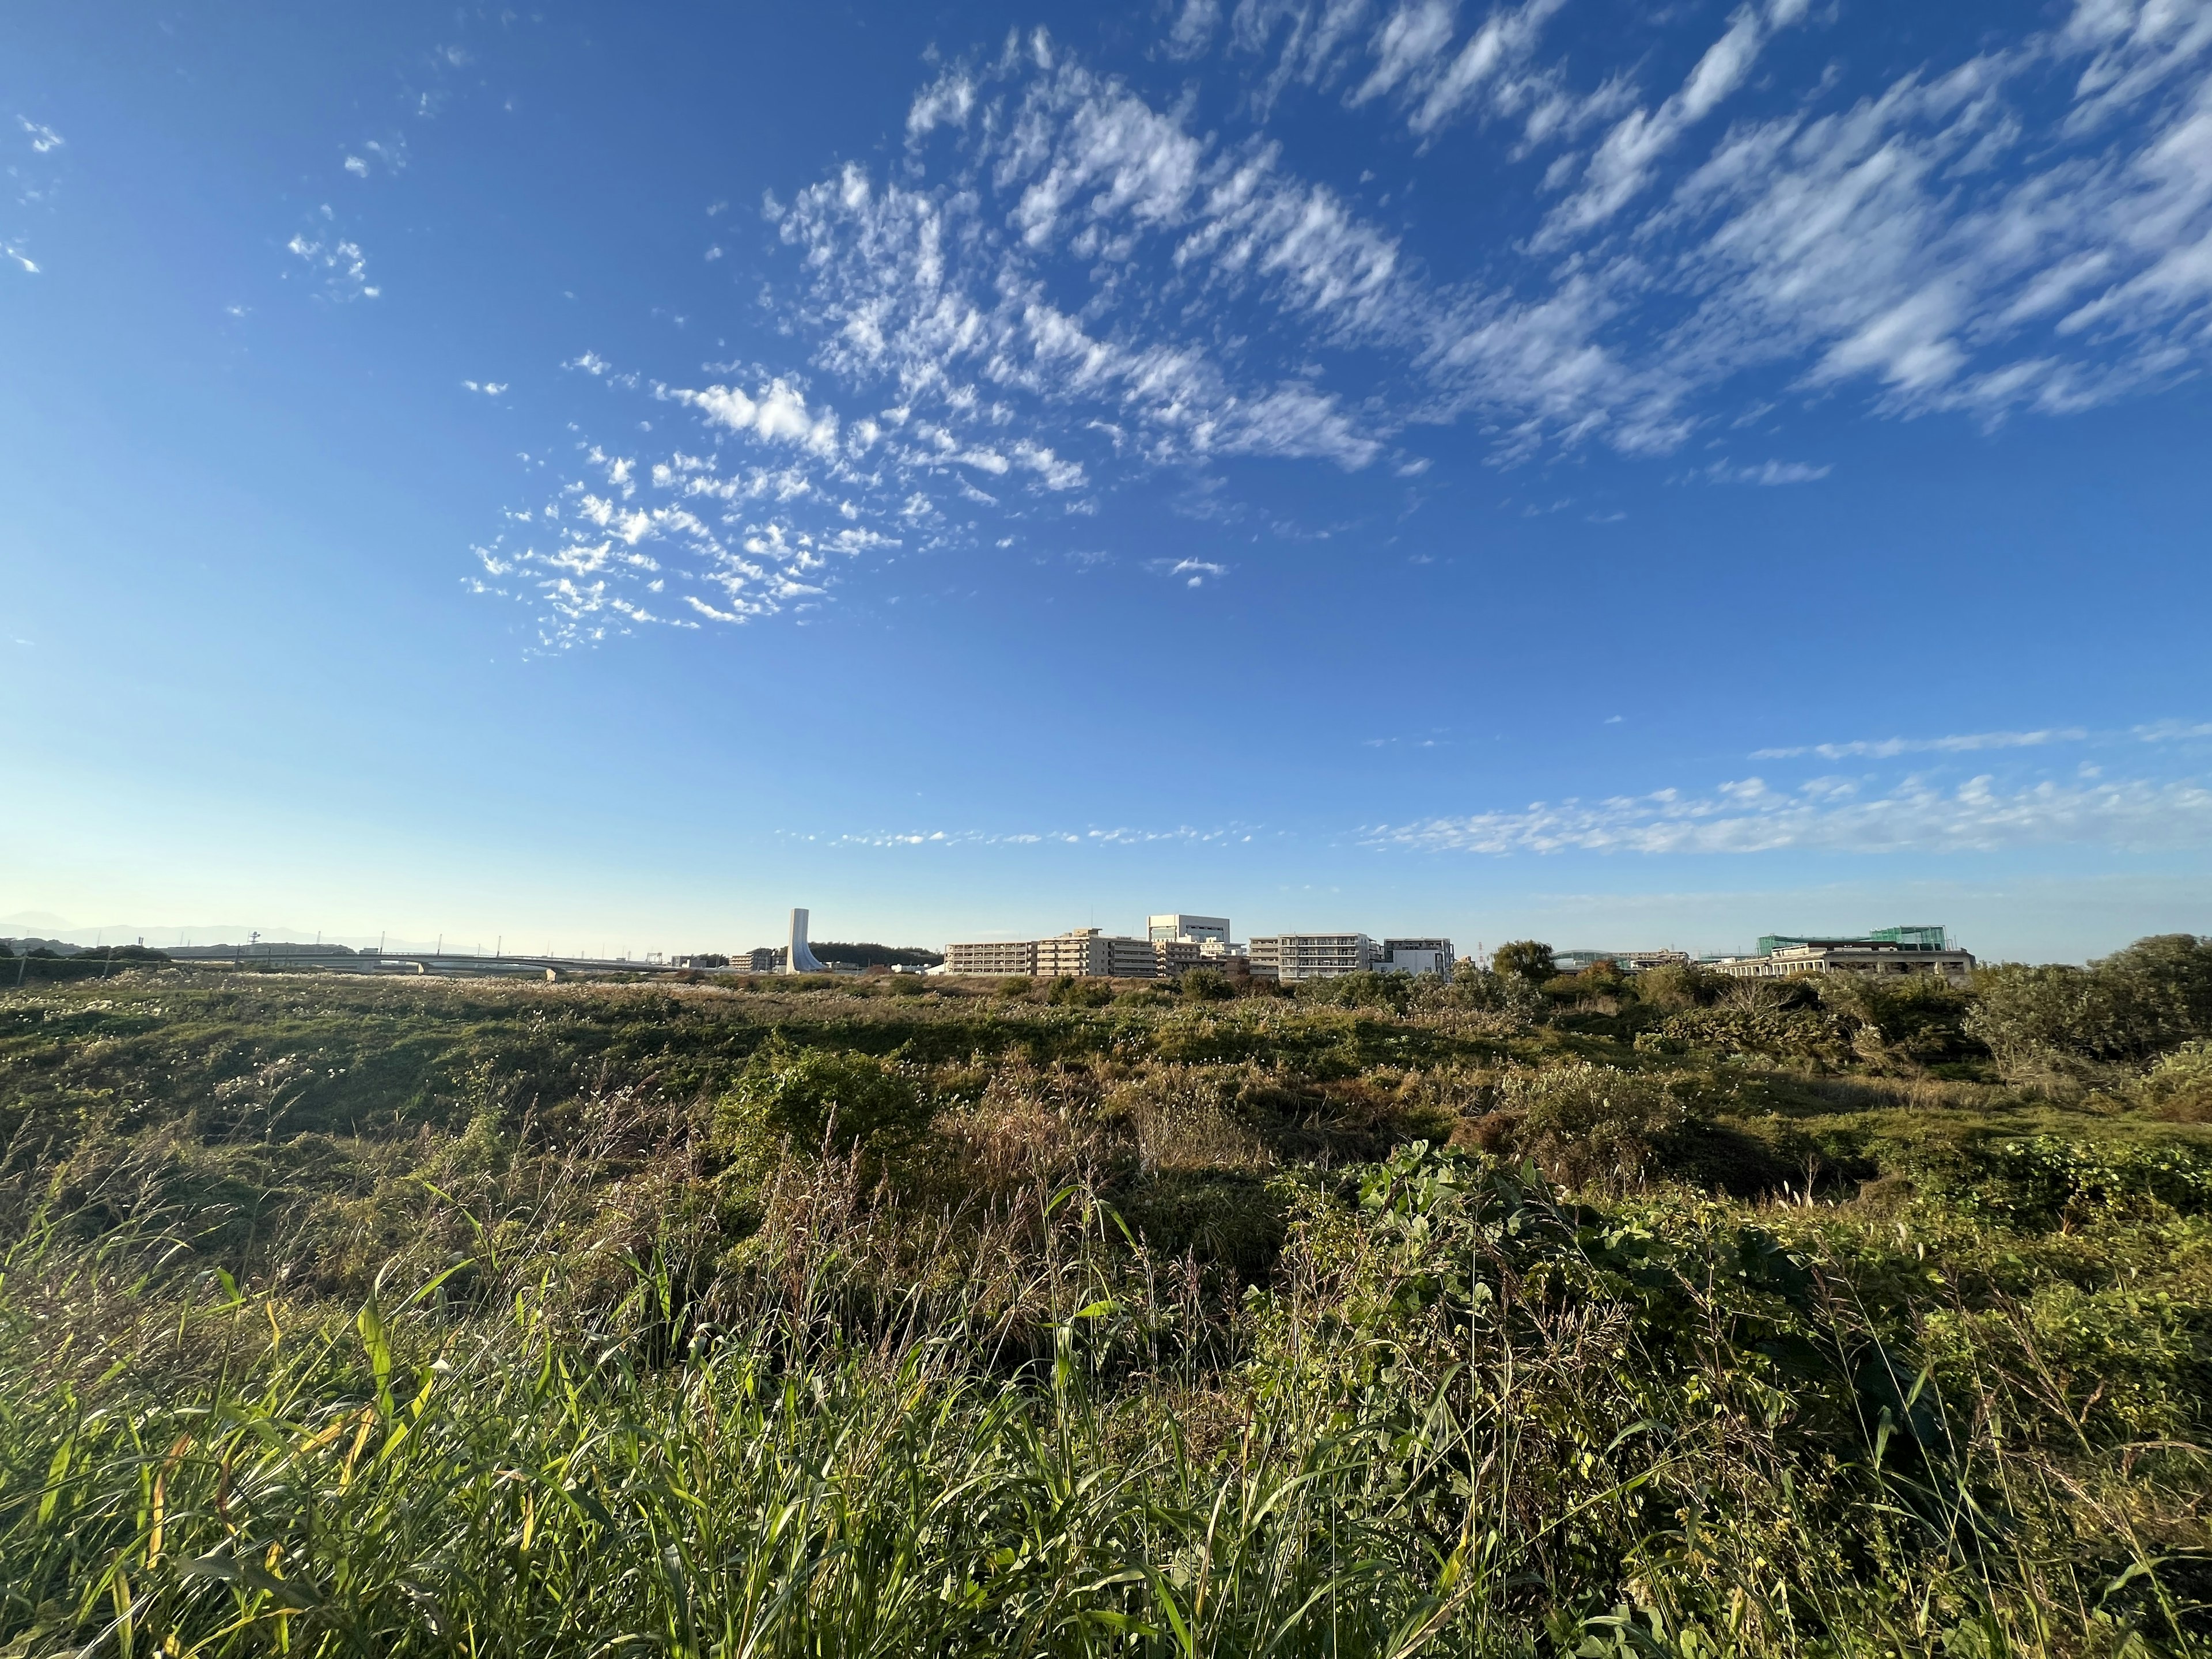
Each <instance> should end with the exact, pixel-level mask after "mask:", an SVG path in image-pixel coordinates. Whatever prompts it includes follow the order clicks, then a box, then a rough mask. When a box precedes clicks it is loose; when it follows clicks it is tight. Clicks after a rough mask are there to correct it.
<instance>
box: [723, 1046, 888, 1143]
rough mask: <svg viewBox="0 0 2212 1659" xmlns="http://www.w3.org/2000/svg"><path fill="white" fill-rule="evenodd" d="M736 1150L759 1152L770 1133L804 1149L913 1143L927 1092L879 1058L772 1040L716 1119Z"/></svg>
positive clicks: (749, 1064) (751, 1063)
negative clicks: (825, 1146)
mask: <svg viewBox="0 0 2212 1659" xmlns="http://www.w3.org/2000/svg"><path fill="white" fill-rule="evenodd" d="M717 1117H718V1127H719V1128H720V1135H721V1139H722V1141H723V1143H724V1145H725V1146H726V1149H728V1150H731V1151H733V1152H734V1151H747V1150H753V1149H755V1148H757V1143H758V1141H759V1139H761V1138H763V1136H765V1137H767V1138H770V1139H786V1138H788V1139H791V1140H792V1141H793V1142H795V1143H796V1144H797V1146H798V1147H799V1150H800V1151H802V1152H813V1151H815V1150H817V1148H819V1147H821V1146H823V1144H824V1142H825V1140H827V1141H828V1142H829V1145H830V1146H832V1147H833V1148H834V1149H838V1150H842V1149H844V1148H848V1147H851V1146H855V1145H860V1146H868V1147H871V1148H874V1149H878V1150H884V1149H888V1148H890V1147H891V1146H896V1145H897V1144H899V1143H901V1142H902V1141H905V1140H908V1139H911V1138H912V1137H913V1136H914V1135H915V1133H919V1131H920V1130H921V1127H923V1126H924V1125H925V1124H926V1123H927V1121H928V1115H927V1107H926V1105H925V1104H924V1103H923V1102H922V1100H921V1095H920V1091H918V1090H916V1089H915V1086H914V1084H913V1083H912V1082H911V1081H910V1080H909V1079H908V1078H907V1077H905V1076H904V1075H903V1074H902V1073H900V1072H899V1070H898V1069H897V1068H896V1066H892V1065H890V1063H888V1062H887V1061H884V1060H878V1059H877V1058H876V1057H875V1056H874V1055H872V1054H859V1053H855V1052H853V1051H851V1050H838V1049H833V1048H795V1047H793V1045H792V1044H791V1043H789V1042H786V1041H785V1040H784V1039H782V1038H781V1037H776V1038H773V1039H771V1040H770V1041H769V1042H768V1043H766V1044H765V1045H763V1047H762V1048H761V1049H760V1050H759V1051H758V1052H757V1053H756V1054H754V1055H753V1057H752V1059H751V1060H750V1061H749V1062H747V1064H746V1066H745V1069H744V1073H743V1074H742V1075H740V1076H739V1078H738V1084H737V1086H736V1087H735V1088H734V1089H732V1091H730V1093H729V1094H728V1095H727V1096H726V1097H725V1098H724V1099H723V1101H722V1103H721V1106H720V1110H719V1112H718V1114H717Z"/></svg>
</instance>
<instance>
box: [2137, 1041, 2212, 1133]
mask: <svg viewBox="0 0 2212 1659" xmlns="http://www.w3.org/2000/svg"><path fill="white" fill-rule="evenodd" d="M2136 1091H2137V1093H2138V1094H2139V1095H2140V1096H2141V1097H2142V1101H2143V1103H2144V1104H2146V1105H2148V1107H2149V1108H2150V1109H2152V1110H2153V1111H2154V1112H2156V1113H2157V1114H2158V1115H2160V1117H2163V1118H2166V1119H2169V1120H2171V1121H2174V1122H2179V1123H2205V1122H2212V1042H2185V1043H2183V1044H2182V1045H2181V1047H2180V1048H2176V1049H2175V1050H2174V1051H2173V1052H2172V1054H2164V1055H2161V1056H2160V1058H2159V1060H2158V1061H2157V1063H2156V1064H2154V1066H2152V1067H2151V1068H2150V1070H2149V1072H2148V1073H2147V1074H2145V1076H2144V1078H2143V1079H2142V1082H2141V1083H2140V1084H2139V1085H2136Z"/></svg>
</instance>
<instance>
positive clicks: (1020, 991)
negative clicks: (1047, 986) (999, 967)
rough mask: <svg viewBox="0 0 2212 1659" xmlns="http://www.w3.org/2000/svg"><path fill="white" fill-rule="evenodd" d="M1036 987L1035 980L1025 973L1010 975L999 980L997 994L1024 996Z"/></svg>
mask: <svg viewBox="0 0 2212 1659" xmlns="http://www.w3.org/2000/svg"><path fill="white" fill-rule="evenodd" d="M1034 990H1036V981H1035V980H1033V979H1031V978H1030V977H1029V976H1028V975H1026V974H1015V975H1010V976H1009V977H1007V978H1006V979H1002V980H1000V981H999V994H1000V996H1002V997H1025V996H1027V995H1028V994H1030V992H1032V991H1034Z"/></svg>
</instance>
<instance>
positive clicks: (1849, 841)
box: [1363, 777, 2212, 854]
mask: <svg viewBox="0 0 2212 1659" xmlns="http://www.w3.org/2000/svg"><path fill="white" fill-rule="evenodd" d="M2208 837H2212V789H2208V788H2206V787H2203V785H2201V784H2198V783H2196V782H2192V781H2179V782H2165V783H2160V782H2149V781H2113V782H2110V783H2106V782H2103V781H2091V780H2085V781H2080V782H2076V783H2073V784H2060V783H2054V782H2041V783H2035V784H2031V785H2027V786H2024V787H2019V788H2015V789H2010V790H2007V789H2004V788H2001V787H1997V786H1996V783H1995V782H1994V781H1993V780H1992V779H1990V778H1989V777H1978V778H1973V779H1970V780H1969V781H1966V782H1965V783H1962V784H1960V785H1959V786H1958V787H1956V788H1954V789H1949V790H1945V789H1942V788H1938V787H1936V786H1934V785H1933V784H1930V783H1928V782H1925V781H1918V780H1910V781H1906V782H1905V783H1904V784H1902V785H1900V786H1899V787H1896V788H1894V789H1893V790H1891V791H1889V792H1887V793H1883V794H1881V795H1877V796H1874V797H1872V798H1869V799H1861V798H1859V797H1858V796H1857V793H1856V790H1855V788H1854V787H1852V786H1851V785H1850V783H1849V782H1847V781H1839V780H1833V779H1823V780H1817V781H1814V782H1813V783H1810V784H1807V785H1803V786H1801V787H1799V788H1798V789H1796V790H1794V791H1779V790H1774V789H1770V788H1769V787H1767V786H1766V784H1765V782H1764V781H1762V780H1760V779H1758V778H1747V779H1745V780H1742V781H1740V782H1736V783H1730V784H1723V785H1722V786H1721V787H1719V788H1718V789H1717V790H1715V791H1713V792H1712V793H1711V794H1708V795H1703V796H1692V795H1684V794H1682V793H1680V792H1679V791H1676V790H1672V789H1668V790H1662V791H1660V792H1658V793H1656V794H1650V795H1642V796H1635V797H1615V798H1613V799H1607V800H1602V801H1595V802H1584V801H1579V800H1566V801H1561V802H1559V803H1558V804H1556V805H1552V804H1547V803H1545V802H1541V801H1540V802H1536V803H1534V804H1533V805H1530V806H1528V808H1526V809H1525V810H1523V811H1513V812H1483V813H1477V814H1475V815H1474V816H1472V817H1462V818H1431V819H1428V820H1426V821H1424V822H1419V823H1407V824H1398V825H1388V824H1385V825H1379V826H1376V827H1375V828H1373V829H1369V830H1367V831H1365V832H1364V836H1363V839H1364V841H1365V842H1368V843H1369V844H1370V845H1375V846H1389V847H1406V848H1419V849H1422V850H1427V851H1439V852H1447V851H1448V852H1469V853H1487V854H1513V853H1563V852H1594V853H1644V854H1683V853H1704V854H1722V853H1736V854H1746V853H1769V852H1781V851H1788V850H1798V851H1808V852H1827V853H1888V852H1907V851H1917V852H1936V853H1964V852H1975V853H1987V852H1995V851H1998V850H2000V849H2002V848H2011V847H2033V846H2051V845H2059V844H2092V845H2097V846H2103V847H2111V848H2125V849H2138V850H2139V849H2149V848H2175V847H2200V846H2203V844H2204V843H2205V842H2206V840H2207V839H2208Z"/></svg>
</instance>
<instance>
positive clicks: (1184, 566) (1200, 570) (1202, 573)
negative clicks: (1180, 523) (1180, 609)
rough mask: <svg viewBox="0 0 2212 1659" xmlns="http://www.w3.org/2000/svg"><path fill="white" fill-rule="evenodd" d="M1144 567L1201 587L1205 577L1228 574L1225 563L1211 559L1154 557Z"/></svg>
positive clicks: (1187, 585) (1184, 583) (1218, 576)
mask: <svg viewBox="0 0 2212 1659" xmlns="http://www.w3.org/2000/svg"><path fill="white" fill-rule="evenodd" d="M1145 568H1146V569H1147V570H1152V571H1157V572H1158V574H1161V575H1163V576H1179V577H1181V578H1182V580H1183V585H1184V586H1186V587H1203V586H1206V578H1207V577H1209V576H1211V577H1214V578H1217V579H1218V578H1220V577H1223V576H1225V575H1227V574H1229V567H1228V566H1227V565H1225V564H1216V563H1215V562H1213V561H1212V560H1211V559H1154V560H1152V562H1150V563H1149V564H1147V565H1146V567H1145Z"/></svg>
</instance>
